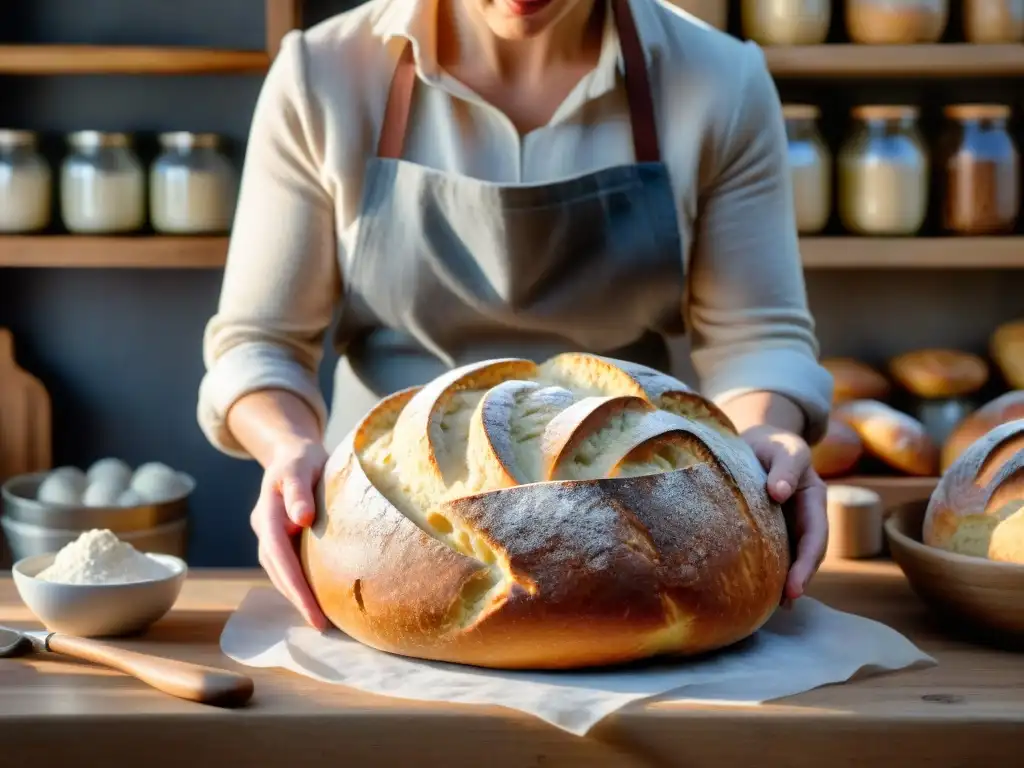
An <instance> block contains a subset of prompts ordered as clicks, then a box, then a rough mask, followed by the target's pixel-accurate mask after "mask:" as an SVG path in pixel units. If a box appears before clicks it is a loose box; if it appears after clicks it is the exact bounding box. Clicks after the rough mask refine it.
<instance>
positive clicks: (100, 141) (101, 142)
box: [67, 130, 131, 149]
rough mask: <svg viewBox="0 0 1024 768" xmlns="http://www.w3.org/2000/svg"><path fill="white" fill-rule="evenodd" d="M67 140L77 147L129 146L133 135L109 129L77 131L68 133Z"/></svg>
mask: <svg viewBox="0 0 1024 768" xmlns="http://www.w3.org/2000/svg"><path fill="white" fill-rule="evenodd" d="M67 142H68V144H70V145H71V146H72V147H74V148H75V149H97V148H99V147H127V146H129V145H130V144H131V137H129V136H128V134H127V133H119V132H109V131H91V130H90V131H75V132H74V133H69V134H68V135H67Z"/></svg>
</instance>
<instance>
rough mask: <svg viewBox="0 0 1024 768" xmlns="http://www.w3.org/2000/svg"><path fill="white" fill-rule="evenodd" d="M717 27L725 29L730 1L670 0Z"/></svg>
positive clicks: (678, 6)
mask: <svg viewBox="0 0 1024 768" xmlns="http://www.w3.org/2000/svg"><path fill="white" fill-rule="evenodd" d="M669 2H670V3H672V5H674V6H676V7H677V8H682V9H683V10H684V11H686V12H687V13H689V14H692V15H694V16H696V17H697V18H698V19H700V20H701V21H703V22H704V23H706V24H710V25H711V26H712V27H714V28H715V29H725V28H726V27H727V26H728V20H729V3H728V2H724V1H723V0H669Z"/></svg>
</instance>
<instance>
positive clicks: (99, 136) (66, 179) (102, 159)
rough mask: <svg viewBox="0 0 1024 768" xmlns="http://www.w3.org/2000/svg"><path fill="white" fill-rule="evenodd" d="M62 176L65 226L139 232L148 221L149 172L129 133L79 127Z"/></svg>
mask: <svg viewBox="0 0 1024 768" xmlns="http://www.w3.org/2000/svg"><path fill="white" fill-rule="evenodd" d="M67 141H68V145H69V147H70V148H71V152H70V154H69V155H68V156H67V157H66V158H65V159H64V162H63V164H62V166H61V176H60V211H61V218H62V219H63V220H64V226H66V227H67V228H68V231H70V232H74V233H76V234H113V233H124V232H135V231H137V230H139V229H142V227H143V226H144V225H145V223H146V172H145V170H144V169H143V167H142V163H141V162H139V158H138V157H137V156H136V155H135V152H134V150H133V149H132V142H131V138H130V137H129V136H128V135H127V134H125V133H104V132H101V131H77V132H75V133H72V134H70V135H69V136H68V139H67Z"/></svg>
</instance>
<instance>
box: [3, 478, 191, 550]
mask: <svg viewBox="0 0 1024 768" xmlns="http://www.w3.org/2000/svg"><path fill="white" fill-rule="evenodd" d="M48 474H49V473H48V472H35V473H33V474H28V475H16V476H15V477H12V478H10V479H9V480H7V482H5V483H4V484H3V487H2V488H0V496H2V498H3V512H4V514H3V517H2V518H0V525H2V528H3V533H4V538H5V539H6V540H7V547H8V549H10V551H11V554H12V555H13V557H14V559H15V560H20V559H21V558H23V557H29V556H31V555H40V554H46V553H50V552H57V551H58V550H60V549H61V548H62V547H63V546H65V545H66V544H70V543H71V542H72V541H74V540H75V539H77V538H78V537H79V535H81V534H82V532H83V531H89V530H93V529H94V528H99V529H107V530H109V531H112V532H113V533H115V534H117V537H118V538H119V539H122V540H123V541H126V542H128V543H130V544H131V545H132V546H133V547H135V548H136V549H137V550H139V551H140V552H153V553H163V554H167V555H174V556H176V557H182V558H184V557H185V549H186V542H187V539H188V531H187V526H188V521H187V518H188V500H189V496H190V495H191V494H192V492H193V491H194V490H195V487H196V482H195V480H194V479H193V478H192V477H191V476H189V475H187V474H185V473H184V472H179V473H178V474H179V475H180V476H181V477H182V478H183V479H184V480H185V481H186V484H187V485H188V490H187V491H186V492H185V493H184V494H182V495H181V496H179V497H177V498H175V499H170V500H168V501H162V502H158V503H150V504H142V505H140V506H137V507H87V506H85V505H82V504H74V505H70V504H52V503H48V502H43V501H39V500H38V499H37V498H36V493H37V491H38V490H39V485H40V484H41V483H42V482H43V480H44V479H46V476H47V475H48Z"/></svg>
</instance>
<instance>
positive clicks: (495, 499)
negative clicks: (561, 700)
mask: <svg viewBox="0 0 1024 768" xmlns="http://www.w3.org/2000/svg"><path fill="white" fill-rule="evenodd" d="M302 562H303V566H304V568H305V571H306V575H307V578H308V579H309V582H310V584H311V586H312V588H313V592H314V594H315V595H316V597H317V600H318V601H319V602H320V605H321V606H322V608H323V610H324V612H325V613H326V615H327V616H328V618H329V619H330V620H331V621H332V622H333V623H334V624H335V625H337V626H338V627H339V628H340V629H342V630H343V631H344V632H346V633H348V634H349V635H350V636H351V637H353V638H355V639H357V640H359V641H361V642H363V643H365V644H367V645H369V646H372V647H374V648H378V649H380V650H384V651H389V652H392V653H397V654H402V655H407V656H413V657H420V658H427V659H436V660H442V661H450V662H458V663H463V664H472V665H478V666H486V667H504V668H550V669H554V668H569V667H582V666H593V665H602V664H612V663H618V662H628V661H632V660H636V659H640V658H645V657H650V656H656V655H661V654H683V655H685V654H695V653H702V652H705V651H709V650H712V649H716V648H720V647H723V646H726V645H729V644H731V643H734V642H736V641H738V640H741V639H743V638H745V637H747V636H749V635H750V634H752V633H753V632H755V631H756V630H757V629H758V628H759V627H760V626H761V625H762V624H763V623H764V622H765V621H767V619H768V618H769V617H770V616H771V614H772V612H773V611H774V610H775V609H776V607H777V606H778V604H779V600H780V598H781V596H782V589H783V585H784V582H785V578H786V573H787V570H788V568H789V546H788V541H787V536H786V528H785V522H784V518H783V515H782V512H781V510H780V508H779V507H778V506H777V505H776V504H774V503H773V502H771V500H770V499H769V497H768V496H767V493H766V489H765V474H764V471H763V470H762V469H761V467H760V465H759V464H758V463H757V460H756V459H755V457H754V455H753V453H752V452H751V451H750V450H749V448H748V447H747V446H746V445H745V444H744V443H743V442H742V440H741V439H740V438H739V437H738V436H737V435H736V432H735V429H734V428H733V426H732V424H731V422H730V421H729V419H728V418H727V417H726V416H725V415H724V414H723V413H722V412H721V411H720V410H719V409H718V408H717V407H716V406H715V405H713V404H712V403H711V402H710V401H708V400H705V399H704V398H703V397H701V396H700V395H698V394H697V393H695V392H693V391H692V390H690V389H689V388H687V387H686V385H684V384H683V383H681V382H679V381H677V380H676V379H674V378H671V377H669V376H666V375H664V374H662V373H659V372H657V371H655V370H653V369H650V368H645V367H643V366H638V365H634V364H631V363H625V362H622V361H618V360H611V359H607V358H601V357H597V356H594V355H585V354H565V355H560V356H558V357H555V358H552V359H551V360H549V361H547V362H546V363H544V364H541V365H538V364H535V363H533V362H531V361H528V360H519V359H505V360H492V361H485V362H482V363H477V364H474V365H469V366H466V367H462V368H459V369H456V370H453V371H451V372H449V373H446V374H445V375H443V376H441V377H439V378H437V379H435V380H434V381H432V382H430V383H428V384H427V385H426V386H424V387H422V388H415V389H410V390H405V391H402V392H399V393H397V394H394V395H392V396H390V397H388V398H386V399H384V400H383V401H382V402H380V403H379V404H378V405H377V406H376V407H375V408H373V409H372V410H371V411H370V413H369V414H368V415H367V416H366V418H365V419H364V420H363V421H362V422H361V423H360V424H359V425H358V426H357V427H356V428H355V430H353V432H352V434H351V435H349V437H348V439H347V440H346V441H345V442H344V443H343V444H342V446H341V447H340V448H339V449H338V450H337V451H336V452H335V453H334V454H333V455H332V456H331V458H330V461H329V462H328V464H327V467H326V469H325V472H324V492H323V508H322V509H320V510H319V511H318V516H317V520H316V523H315V524H314V526H313V527H312V528H311V529H310V530H308V531H307V532H306V533H305V534H304V536H303V540H302Z"/></svg>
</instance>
